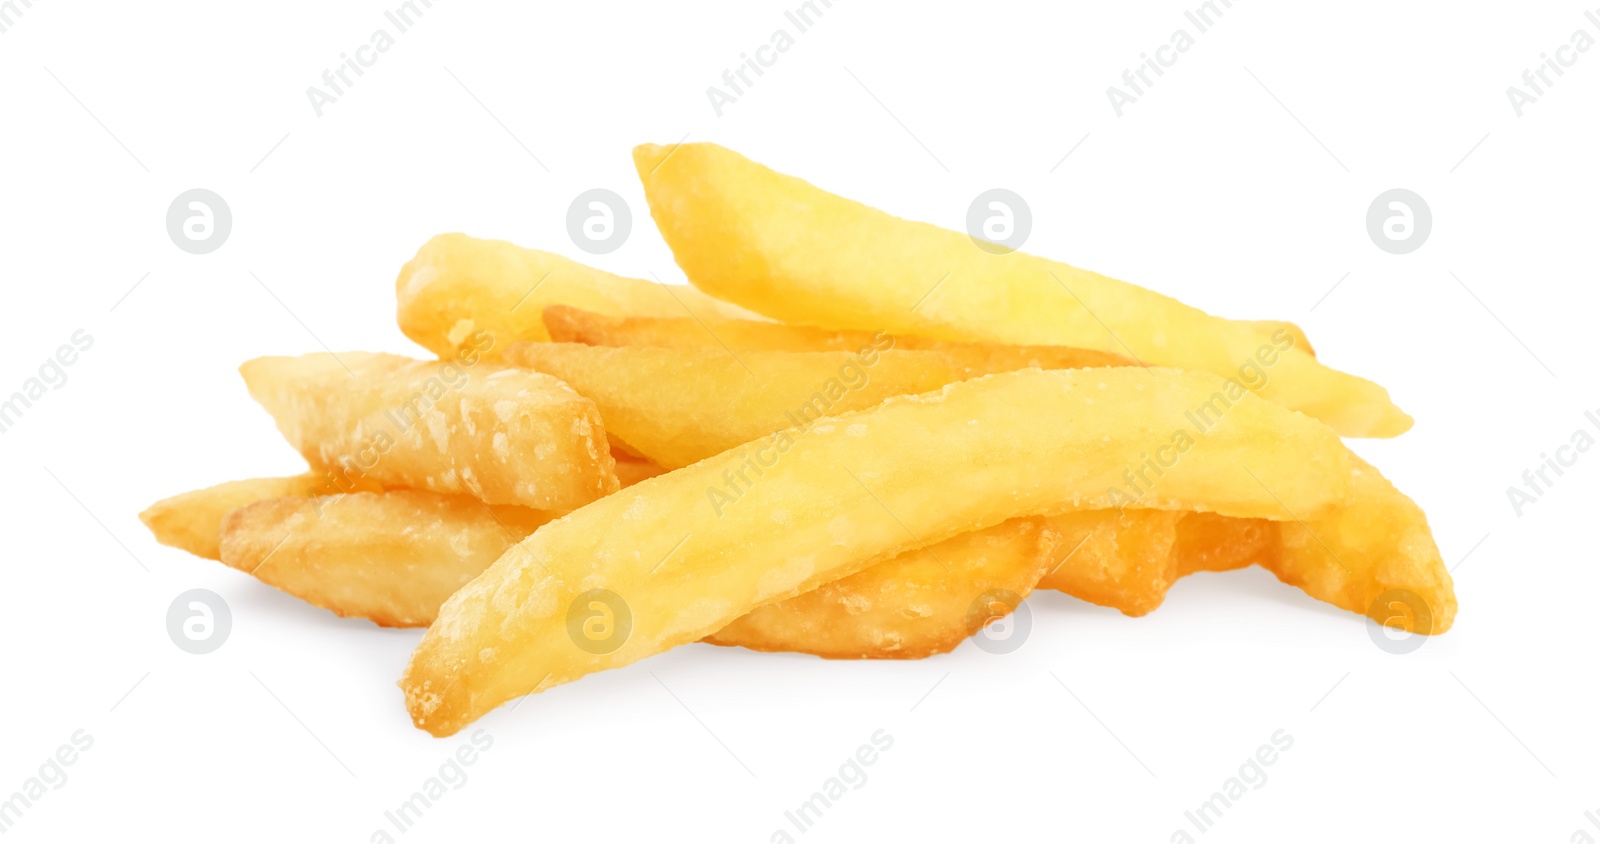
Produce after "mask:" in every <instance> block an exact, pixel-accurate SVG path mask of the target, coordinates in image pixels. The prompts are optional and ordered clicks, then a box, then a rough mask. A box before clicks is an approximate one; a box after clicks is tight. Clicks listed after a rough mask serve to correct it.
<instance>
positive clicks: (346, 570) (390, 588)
mask: <svg viewBox="0 0 1600 844" xmlns="http://www.w3.org/2000/svg"><path fill="white" fill-rule="evenodd" d="M551 518H552V516H551V514H549V513H544V512H541V511H538V510H529V509H527V508H525V507H506V506H494V507H491V506H490V505H487V504H484V503H483V502H482V501H479V500H477V499H476V498H472V497H470V496H465V495H440V494H438V493H435V492H420V491H416V490H393V491H389V492H377V493H372V492H357V493H351V494H349V495H336V496H323V497H316V498H306V497H297V498H274V499H269V500H266V501H258V502H256V503H254V504H251V505H249V506H246V507H244V508H241V509H239V510H235V511H233V512H232V513H229V514H228V516H227V518H226V519H225V520H224V521H223V527H222V543H221V547H222V562H223V563H225V564H227V565H228V566H230V567H232V568H236V569H238V570H239V571H242V572H244V573H246V574H250V575H254V576H255V577H256V578H257V579H259V580H260V581H261V582H262V583H266V584H268V585H270V586H275V587H277V588H279V589H282V590H283V591H285V592H288V593H289V594H291V595H294V596H295V597H297V598H300V599H301V600H304V601H307V602H309V603H312V604H315V605H317V606H319V607H323V608H325V609H329V610H332V611H333V612H335V613H336V614H338V615H341V616H346V617H351V616H353V617H357V618H367V619H371V620H372V621H374V622H377V623H378V624H379V625H380V626H383V627H421V626H426V625H428V624H430V623H432V622H433V619H434V616H435V615H437V614H438V611H439V605H440V604H442V603H444V600H445V599H446V598H448V597H450V595H451V593H453V592H455V591H456V590H457V589H460V588H461V587H462V586H463V585H464V584H466V583H467V582H468V581H470V580H472V579H473V578H474V577H477V576H478V575H480V574H482V573H483V570H484V569H485V568H486V567H488V565H489V564H490V563H491V562H493V561H494V560H495V559H496V558H498V557H499V556H500V555H501V554H503V553H505V550H506V549H507V548H509V547H511V546H512V545H514V544H515V543H517V542H518V541H520V540H522V539H523V538H524V537H526V536H527V535H528V534H530V533H532V532H533V531H534V529H535V528H537V527H539V525H542V524H544V523H545V522H547V521H549V520H550V519H551Z"/></svg>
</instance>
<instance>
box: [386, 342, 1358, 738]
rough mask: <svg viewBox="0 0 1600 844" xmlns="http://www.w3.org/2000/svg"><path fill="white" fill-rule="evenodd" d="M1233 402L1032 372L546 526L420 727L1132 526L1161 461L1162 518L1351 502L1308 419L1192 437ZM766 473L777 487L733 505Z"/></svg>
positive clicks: (1201, 380)
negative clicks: (1126, 521)
mask: <svg viewBox="0 0 1600 844" xmlns="http://www.w3.org/2000/svg"><path fill="white" fill-rule="evenodd" d="M1224 389H1226V386H1225V384H1224V383H1223V381H1222V379H1220V378H1217V377H1215V376H1211V375H1206V374H1204V373H1198V372H1180V371H1170V370H1150V369H1141V368H1133V367H1120V368H1107V369H1078V370H1060V371H1042V370H1036V369H1028V370H1021V371H1018V372H1010V373H1005V374H1001V375H991V376H988V377H985V378H979V379H974V380H971V381H962V382H958V383H954V384H951V385H949V386H947V387H945V388H944V389H943V390H941V391H939V392H937V393H930V394H925V395H916V396H897V397H895V398H891V399H889V400H887V401H885V402H884V403H883V404H881V405H879V406H877V407H875V408H873V409H871V410H868V411H861V412H856V413H849V414H845V415H843V416H839V417H834V418H832V419H829V420H827V421H825V422H822V423H819V424H815V425H812V426H811V427H810V428H809V429H807V430H806V431H804V432H802V433H799V434H796V435H795V436H794V437H793V438H792V441H791V442H789V443H788V444H787V447H786V448H783V449H782V450H778V451H775V452H773V453H772V454H771V455H770V457H771V459H770V461H769V460H768V459H766V458H760V461H761V462H760V463H757V462H756V461H757V459H758V457H757V454H756V452H757V451H759V446H757V445H748V446H743V447H740V448H736V449H733V450H731V451H729V452H726V453H724V454H721V455H717V456H715V457H711V458H708V459H706V460H704V461H701V462H700V463H697V464H695V465H693V466H690V467H687V468H684V469H680V470H678V471H676V472H671V473H669V474H666V475H662V476H661V477H657V478H652V479H650V480H648V481H645V482H643V483H641V484H638V485H637V486H634V487H631V488H629V489H627V490H623V491H622V492H618V493H616V494H614V495H610V496H607V497H605V498H602V499H600V500H599V501H596V502H594V503H593V504H590V505H588V506H586V507H583V508H581V509H579V510H576V511H574V512H572V513H570V514H568V515H567V516H566V517H564V518H562V519H560V520H558V521H555V522H551V523H550V524H548V525H545V526H544V527H543V528H541V529H540V530H538V531H537V532H535V533H534V534H533V535H532V536H530V537H528V538H527V539H526V540H524V541H523V542H521V543H519V544H518V545H516V546H514V547H513V548H511V549H510V550H509V551H507V552H506V554H505V556H503V557H501V558H500V559H499V560H498V561H496V562H495V564H494V565H493V566H491V567H490V568H489V570H488V571H486V572H484V573H483V575H481V576H480V577H478V578H477V579H476V580H474V581H472V582H471V583H469V584H467V585H466V586H465V587H463V588H462V589H461V591H459V592H457V593H456V594H455V595H453V596H451V598H450V599H449V600H448V601H446V602H445V604H444V607H443V608H442V609H441V610H440V614H439V619H438V621H437V622H436V623H435V624H434V625H433V627H431V628H430V629H429V630H428V633H427V634H426V635H425V636H424V637H423V640H422V642H421V644H420V645H418V647H417V650H416V651H415V653H413V654H412V658H411V662H410V664H409V665H408V666H407V668H406V673H405V676H404V678H403V679H402V681H401V685H402V687H403V689H404V690H405V694H406V705H407V708H408V710H409V711H410V713H411V716H412V720H413V722H414V723H416V725H417V726H418V727H420V728H422V729H425V730H427V731H428V732H430V733H432V734H434V735H449V734H452V733H454V732H456V731H458V730H460V729H461V728H462V727H463V726H465V725H466V724H468V723H470V722H472V721H473V720H475V719H477V718H478V717H480V716H482V715H483V714H484V713H486V712H488V711H489V710H491V709H493V708H495V707H496V706H499V705H500V704H501V703H504V702H505V701H507V700H510V699H511V698H513V697H517V696H519V695H524V694H528V693H531V692H534V691H539V690H542V689H545V688H549V687H550V686H553V685H558V684H560V683H565V682H569V681H571V680H574V679H577V678H578V677H581V676H583V675H585V674H590V673H593V672H595V671H601V670H604V669H607V668H615V667H619V666H622V665H627V664H629V663H631V662H635V661H637V660H639V659H642V658H644V657H647V656H650V655H653V654H656V653H660V652H662V651H665V650H667V649H669V648H672V647H675V646H677V645H680V644H683V643H685V642H690V641H695V640H697V639H700V638H702V637H704V636H707V635H710V634H711V633H713V632H715V631H718V630H721V629H722V628H724V627H726V626H727V625H728V624H729V623H731V622H732V621H733V620H734V619H736V618H738V617H739V616H741V615H744V614H745V613H747V612H749V611H751V610H753V609H755V608H756V607H758V606H762V605H764V604H768V603H772V602H774V601H781V600H785V599H788V598H791V597H793V596H795V595H797V594H800V593H803V592H807V591H810V590H811V589H814V588H816V587H818V586H821V585H822V584H824V583H828V582H831V581H834V580H838V579H840V578H842V577H848V576H849V575H852V574H854V573H856V572H857V571H860V570H862V569H863V568H866V567H867V566H868V565H870V564H871V563H872V562H873V561H875V560H881V559H886V558H888V557H889V556H891V555H894V554H898V553H901V552H903V551H905V550H907V549H909V548H911V547H916V546H920V545H921V544H922V543H925V542H941V541H943V540H945V539H948V538H950V537H952V536H955V535H957V534H960V533H964V532H967V531H972V530H979V529H982V528H985V527H989V526H991V525H996V524H1000V523H1001V522H1004V521H1006V520H1008V519H1012V518H1018V517H1022V516H1028V515H1043V514H1050V513H1056V512H1067V511H1071V510H1074V509H1095V508H1107V507H1110V506H1113V505H1114V504H1115V503H1116V499H1117V498H1118V493H1117V490H1116V486H1117V484H1119V483H1121V482H1122V479H1123V473H1124V472H1129V471H1131V470H1132V469H1133V468H1137V467H1139V466H1140V465H1142V464H1143V463H1145V462H1146V461H1148V460H1150V459H1151V458H1150V455H1152V454H1164V455H1170V456H1172V457H1173V460H1172V462H1171V463H1170V464H1168V465H1166V466H1165V468H1164V469H1163V474H1162V475H1161V477H1160V479H1159V482H1158V483H1157V484H1156V486H1155V488H1154V489H1152V490H1149V491H1147V493H1146V494H1145V495H1144V496H1143V498H1142V500H1141V503H1142V504H1143V505H1144V506H1146V507H1150V508H1158V509H1172V510H1203V511H1209V512H1217V513H1222V514H1225V515H1232V516H1239V517H1246V518H1262V517H1268V516H1271V515H1274V514H1276V513H1277V512H1279V508H1280V507H1290V508H1293V509H1294V511H1295V512H1297V513H1302V514H1317V515H1320V514H1323V513H1326V512H1328V511H1329V510H1330V509H1332V508H1334V507H1336V506H1337V505H1338V504H1339V503H1340V502H1342V501H1343V500H1344V496H1345V487H1346V485H1347V483H1348V479H1349V464H1348V459H1347V454H1346V451H1345V449H1344V446H1343V445H1342V444H1341V443H1340V442H1339V440H1338V438H1337V437H1336V436H1335V435H1334V434H1333V433H1332V432H1331V431H1329V430H1328V429H1327V428H1326V427H1324V426H1322V425H1320V424H1318V423H1316V422H1315V421H1313V420H1311V419H1308V418H1306V417H1304V416H1301V415H1299V414H1296V413H1293V412H1290V411H1288V410H1285V409H1284V408H1282V407H1279V406H1277V405H1274V404H1272V403H1270V402H1266V401H1262V400H1260V399H1258V398H1256V397H1254V396H1252V395H1249V394H1241V395H1240V396H1239V401H1238V402H1237V403H1236V404H1234V405H1233V406H1232V408H1231V410H1229V412H1228V413H1227V414H1226V415H1225V416H1223V417H1221V418H1220V419H1219V420H1218V421H1217V423H1216V424H1215V425H1214V426H1212V427H1210V428H1209V429H1208V430H1206V431H1205V432H1204V433H1200V434H1198V435H1197V436H1190V435H1188V434H1185V433H1184V432H1185V430H1186V426H1187V425H1188V424H1189V423H1188V422H1187V420H1186V418H1185V414H1186V413H1188V411H1189V408H1191V407H1194V406H1196V405H1197V404H1200V403H1203V402H1205V401H1207V400H1209V399H1210V398H1211V397H1212V396H1213V394H1217V393H1220V392H1221V391H1223V390H1224ZM1175 442H1182V443H1183V448H1182V450H1181V451H1174V449H1175V448H1176V446H1175V445H1174V443H1175ZM750 466H758V467H759V472H760V474H759V475H757V476H756V477H753V478H748V479H747V480H748V483H747V484H746V485H745V486H744V487H743V488H742V489H740V490H739V491H738V494H737V496H734V499H733V501H732V502H731V503H727V504H723V505H720V506H719V505H718V504H717V503H715V502H716V501H717V499H716V497H715V494H714V493H715V491H717V490H718V489H719V488H721V487H722V486H723V485H724V484H727V483H728V482H729V479H735V480H737V478H738V476H736V475H735V472H736V470H737V471H744V472H749V471H750V470H749V468H748V467H750ZM950 478H961V479H962V484H963V488H962V494H961V495H958V496H952V495H949V494H948V492H947V490H946V486H945V485H946V483H947V481H948V479H950ZM724 495H728V493H727V492H724ZM580 642H582V643H583V645H582V646H580V644H579V643H580Z"/></svg>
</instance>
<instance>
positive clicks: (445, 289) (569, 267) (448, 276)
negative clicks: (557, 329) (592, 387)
mask: <svg viewBox="0 0 1600 844" xmlns="http://www.w3.org/2000/svg"><path fill="white" fill-rule="evenodd" d="M395 295H396V299H397V300H398V302H399V312H398V317H399V321H400V330H401V331H403V332H405V335H406V336H407V337H410V338H411V339H412V340H415V341H416V342H417V343H419V344H421V345H422V346H423V347H424V348H426V349H428V350H429V351H431V352H433V353H434V354H436V355H438V356H439V357H441V358H447V359H448V358H454V357H456V356H457V355H459V354H461V353H462V352H464V351H467V350H469V349H472V348H474V346H475V340H474V338H475V337H477V336H478V335H479V334H480V333H482V334H484V335H486V336H489V337H492V338H494V341H495V343H496V345H495V346H494V347H493V348H490V349H485V350H483V351H484V352H485V353H486V354H488V355H490V356H494V355H497V354H499V352H500V350H501V349H503V348H504V347H505V346H507V345H509V344H511V343H514V342H517V341H519V340H548V339H550V336H549V334H547V333H546V332H545V328H544V323H543V321H541V320H540V318H539V314H540V312H541V311H542V310H543V309H544V308H545V307H546V306H547V305H550V304H554V303H558V302H559V303H564V304H569V305H577V306H579V307H583V308H588V309H590V310H594V311H600V312H602V313H609V314H632V315H641V316H690V315H694V316H701V317H709V316H721V317H725V318H741V317H752V318H759V317H755V315H754V314H751V313H750V312H749V311H746V310H744V309H743V308H740V307H738V306H736V305H730V304H728V303H726V302H719V301H717V300H716V299H713V298H711V297H710V296H707V295H705V294H704V293H701V292H700V291H698V290H696V289H694V288H692V287H687V286H682V285H673V286H669V285H664V284H657V283H655V282H650V281H644V280H641V279H636V278H624V277H622V276H617V275H612V274H611V273H608V272H604V271H602V270H597V269H595V268H593V267H587V266H584V265H583V264H580V263H578V262H576V261H572V260H569V259H567V258H563V257H561V256H560V255H555V254H552V253H550V252H541V251H539V250H537V249H525V248H523V247H521V246H517V245H516V244H514V243H507V242H505V241H503V240H481V239H479V238H475V237H468V236H467V235H464V234H441V235H439V236H437V237H435V238H433V239H432V240H430V241H428V242H427V243H425V244H423V246H422V248H421V249H419V250H417V254H416V257H414V258H412V259H411V260H410V262H408V263H407V264H406V265H405V266H404V267H402V268H401V269H400V277H399V278H398V279H396V280H395Z"/></svg>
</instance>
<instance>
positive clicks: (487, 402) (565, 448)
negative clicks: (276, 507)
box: [239, 353, 617, 511]
mask: <svg viewBox="0 0 1600 844" xmlns="http://www.w3.org/2000/svg"><path fill="white" fill-rule="evenodd" d="M239 372H240V374H242V375H243V376H244V380H245V384H246V385H247V386H248V387H249V389H250V395H251V396H252V397H254V398H255V400H256V401H257V402H258V403H260V405H261V406H262V407H264V408H266V410H267V412H268V413H270V414H272V417H273V419H274V420H275V421H276V422H277V424H278V430H279V431H280V432H282V434H283V436H284V438H285V439H287V440H288V441H289V444H290V445H292V446H294V447H295V448H296V449H297V450H299V452H300V453H301V454H302V455H303V456H304V457H305V458H306V460H307V462H309V463H310V464H311V465H312V467H313V468H314V469H316V470H318V471H320V472H326V473H331V475H332V476H333V477H334V478H335V482H336V483H337V484H339V485H340V487H341V489H343V488H344V483H345V481H344V479H354V480H362V479H370V480H372V481H375V482H378V483H380V484H383V485H384V486H395V487H408V488H412V489H426V490H430V491H433V492H441V493H452V494H466V495H472V496H475V497H477V498H479V499H481V500H483V501H485V502H487V503H489V504H516V505H520V506H523V507H531V508H534V509H540V510H557V511H565V510H571V509H573V508H576V507H580V506H582V505H584V504H587V503H588V502H590V501H593V500H594V499H596V498H599V497H601V496H603V495H606V494H608V493H611V492H615V491H616V490H617V476H616V470H615V461H614V459H613V458H612V456H611V450H610V448H609V447H608V446H607V443H606V435H605V428H604V426H603V425H602V423H601V420H600V414H599V411H598V410H596V408H595V406H594V403H593V402H591V401H589V400H588V399H585V398H583V397H582V396H579V395H578V394H577V393H575V392H573V391H572V389H571V388H570V387H568V386H567V385H565V384H563V383H561V382H560V381H557V380H555V379H554V378H551V377H549V376H546V375H541V374H539V373H536V372H528V371H526V370H522V369H517V368H514V367H507V366H503V365H497V364H494V363H489V362H484V361H479V362H478V363H477V364H475V365H474V366H473V367H472V368H471V369H470V370H468V369H466V368H465V367H464V366H463V365H461V364H457V363H454V362H426V361H413V360H409V359H407V358H402V357H398V356H396V355H381V354H361V353H346V354H343V355H339V356H335V355H332V354H313V355H305V356H303V357H297V358H289V357H269V358H257V359H255V360H253V361H249V362H248V363H246V364H245V365H244V366H242V367H240V368H239Z"/></svg>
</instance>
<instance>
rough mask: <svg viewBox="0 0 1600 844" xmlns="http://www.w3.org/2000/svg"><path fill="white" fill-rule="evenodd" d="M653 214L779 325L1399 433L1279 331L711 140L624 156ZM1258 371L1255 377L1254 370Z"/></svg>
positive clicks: (1350, 382) (1402, 418) (710, 278)
mask: <svg viewBox="0 0 1600 844" xmlns="http://www.w3.org/2000/svg"><path fill="white" fill-rule="evenodd" d="M634 163H635V165H636V166H637V169H638V171H639V176H640V179H641V180H642V181H643V182H644V188H645V195H646V197H647V198H648V199H649V203H650V212H651V215H652V216H653V217H654V218H655V221H656V224H657V226H658V227H659V228H660V229H661V233H662V235H663V236H664V237H665V238H666V241H667V243H668V245H669V246H671V247H672V251H673V254H674V255H675V256H676V258H677V261H678V264H679V266H681V267H682V268H683V270H684V272H685V273H686V274H687V275H688V277H689V280H690V281H691V282H693V283H694V284H695V286H697V287H699V288H700V289H702V290H704V291H706V292H707V293H710V294H711V295H712V296H715V297H718V298H722V299H727V300H728V301H732V302H736V303H738V304H740V305H743V306H744V307H747V308H750V309H752V310H754V311H757V312H758V313H761V314H764V315H766V316H769V317H774V318H776V319H781V320H783V321H786V322H794V323H800V324H804V325H820V326H826V327H829V328H844V329H864V330H883V331H888V332H891V333H894V334H917V335H922V336H927V337H934V338H937V339H943V340H965V341H986V342H995V343H1016V344H1056V345H1065V346H1078V347H1082V348H1089V349H1098V350H1100V351H1104V352H1111V353H1114V354H1123V355H1127V356H1129V357H1133V358H1135V359H1137V360H1138V361H1140V362H1142V363H1145V364H1149V365H1152V366H1173V367H1182V368H1186V369H1196V370H1202V371H1206V372H1212V373H1215V374H1218V375H1221V376H1224V377H1229V378H1235V379H1238V380H1239V381H1240V382H1241V383H1243V384H1244V385H1245V386H1246V387H1248V388H1249V389H1252V390H1254V391H1256V392H1258V393H1259V394H1260V395H1261V396H1263V397H1265V398H1268V399H1271V400H1273V401H1276V402H1278V403H1280V404H1283V405H1284V406H1286V407H1289V408H1292V409H1294V410H1299V411H1302V412H1304V413H1306V414H1309V415H1311V416H1313V417H1315V418H1317V419H1320V420H1322V421H1324V422H1326V423H1327V424H1328V425H1330V426H1332V427H1333V428H1334V429H1335V430H1337V431H1338V432H1340V433H1341V434H1343V435H1346V436H1378V437H1392V436H1397V435H1399V434H1400V433H1402V432H1404V431H1405V430H1406V429H1408V428H1409V427H1411V417H1409V416H1407V415H1406V414H1405V413H1404V412H1402V411H1401V410H1400V409H1399V408H1398V407H1396V406H1395V405H1394V404H1393V403H1392V402H1390V400H1389V396H1388V393H1387V392H1386V391H1385V390H1384V389H1383V388H1382V387H1380V386H1378V385H1377V384H1374V383H1372V382H1370V381H1366V380H1364V379H1361V378H1358V377H1355V376H1353V375H1348V374H1346V373H1343V372H1339V371H1337V370H1333V369H1330V368H1328V367H1326V366H1324V365H1323V364H1321V363H1320V362H1319V361H1318V360H1317V359H1316V358H1314V357H1312V356H1311V355H1310V354H1309V353H1307V352H1306V351H1304V350H1302V349H1299V348H1295V347H1294V345H1293V338H1292V337H1291V336H1290V335H1289V333H1288V332H1287V331H1286V330H1285V331H1282V333H1279V334H1275V335H1274V338H1273V339H1271V340H1268V339H1264V338H1263V337H1262V336H1261V335H1260V333H1259V332H1258V330H1257V329H1256V328H1254V327H1252V326H1251V325H1249V324H1244V323H1239V322H1234V321H1231V320H1226V319H1221V318H1218V317H1213V316H1210V315H1208V314H1206V313H1204V312H1202V311H1200V310H1198V309H1196V308H1192V307H1189V306H1188V305H1184V304H1183V303H1181V302H1178V301H1177V300H1175V299H1171V298H1169V297H1167V296H1162V295H1160V294H1158V293H1155V292H1153V291H1150V290H1146V289H1144V288H1141V287H1138V286H1136V285H1132V284H1128V283H1126V282H1121V281H1117V280H1115V279H1111V278H1107V277H1105V276H1102V275H1098V274H1096V273H1092V272H1088V271H1085V270H1080V269H1077V268H1076V267H1071V266H1068V265H1066V264H1062V263H1058V262H1055V261H1050V260H1046V259H1044V258H1038V257H1035V256H1032V255H1027V254H1024V253H1021V252H1008V253H1005V254H996V253H995V252H993V251H990V250H985V249H980V248H978V246H976V245H975V244H974V242H973V239H972V238H971V237H969V236H968V235H966V234H962V233H959V232H953V231H949V230H946V229H941V228H938V227H936V226H932V225H928V224H926V223H917V222H911V221H908V220H902V219H898V218H896V217H892V216H890V215H888V214H885V213H884V212H882V211H878V210H876V209H873V208H869V207H868V206H866V205H862V204H861V203H858V202H854V201H851V200H848V199H845V198H843V197H839V196H835V195H833V194H829V193H827V192H825V191H822V190H820V189H818V188H816V187H813V186H812V185H810V184H808V183H806V182H804V181H801V180H800V179H797V178H793V177H791V176H785V175H782V174H779V173H776V172H774V171H772V170H770V169H768V168H766V167H763V166H762V165H760V164H757V163H755V162H753V161H750V160H749V159H747V158H744V157H743V156H740V155H738V154H737V153H734V152H732V151H731V150H727V149H724V148H722V147H720V146H717V145H715V144H681V145H678V146H674V147H672V148H671V149H670V150H669V149H667V148H664V147H659V146H653V145H645V146H641V147H638V148H636V149H635V150H634ZM1258 369H1259V370H1264V371H1265V375H1261V374H1260V373H1258V372H1257V371H1256V370H1258Z"/></svg>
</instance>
